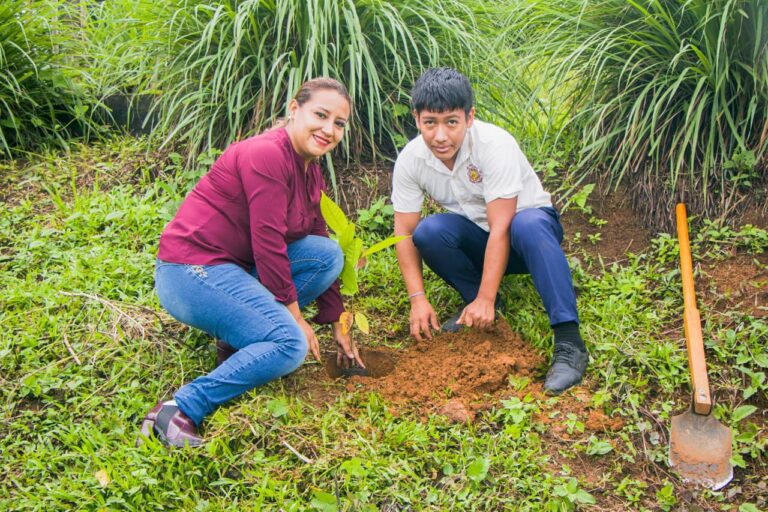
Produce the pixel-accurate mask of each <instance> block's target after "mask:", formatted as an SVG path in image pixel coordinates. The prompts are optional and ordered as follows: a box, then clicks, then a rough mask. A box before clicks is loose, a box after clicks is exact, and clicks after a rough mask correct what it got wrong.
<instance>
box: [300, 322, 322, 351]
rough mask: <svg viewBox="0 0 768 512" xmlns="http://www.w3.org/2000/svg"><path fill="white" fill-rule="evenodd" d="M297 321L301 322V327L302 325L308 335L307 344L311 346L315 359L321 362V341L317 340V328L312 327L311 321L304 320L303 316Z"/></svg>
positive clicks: (310, 349)
mask: <svg viewBox="0 0 768 512" xmlns="http://www.w3.org/2000/svg"><path fill="white" fill-rule="evenodd" d="M296 322H297V323H298V324H299V327H301V330H302V331H304V335H305V336H306V337H307V345H308V346H309V351H310V352H311V353H312V355H313V356H315V359H317V361H318V362H320V342H319V341H317V336H316V335H315V330H314V329H312V326H311V325H309V322H307V321H306V320H304V318H302V317H299V318H297V319H296Z"/></svg>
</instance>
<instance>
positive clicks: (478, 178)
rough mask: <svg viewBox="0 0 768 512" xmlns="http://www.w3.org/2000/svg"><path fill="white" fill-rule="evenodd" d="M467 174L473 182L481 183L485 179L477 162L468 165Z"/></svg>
mask: <svg viewBox="0 0 768 512" xmlns="http://www.w3.org/2000/svg"><path fill="white" fill-rule="evenodd" d="M467 176H468V177H469V181H471V182H472V183H480V182H482V181H483V175H482V174H480V169H478V168H477V166H476V165H475V164H469V165H468V166H467Z"/></svg>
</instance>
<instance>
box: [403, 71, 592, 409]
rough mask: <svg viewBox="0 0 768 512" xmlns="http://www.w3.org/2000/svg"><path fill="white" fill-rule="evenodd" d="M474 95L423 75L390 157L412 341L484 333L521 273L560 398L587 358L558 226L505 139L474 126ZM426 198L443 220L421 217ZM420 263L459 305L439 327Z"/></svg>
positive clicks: (448, 76)
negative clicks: (549, 337)
mask: <svg viewBox="0 0 768 512" xmlns="http://www.w3.org/2000/svg"><path fill="white" fill-rule="evenodd" d="M473 96H474V94H473V92H472V86H471V85H470V83H469V80H467V78H466V77H465V76H464V75H462V74H461V73H459V72H458V71H456V70H455V69H450V68H433V69H429V70H427V71H425V72H424V74H422V75H421V77H419V79H418V80H417V81H416V84H415V85H414V87H413V90H412V91H411V98H412V99H411V106H412V108H413V116H414V118H415V120H416V125H417V127H418V128H419V131H420V132H421V134H420V136H418V137H416V138H415V139H413V140H412V141H410V142H409V143H408V144H407V145H406V146H405V148H404V149H403V151H402V152H401V153H400V155H399V156H398V158H397V161H396V162H395V170H394V177H393V190H392V204H393V205H394V208H395V234H396V235H412V237H411V238H407V239H405V240H403V241H401V242H400V243H399V244H398V245H397V258H398V262H399V264H400V271H401V272H402V274H403V279H404V280H405V285H406V287H407V289H408V297H409V299H410V301H411V314H410V327H411V335H413V336H414V337H415V338H416V339H417V340H421V336H422V334H423V335H424V336H426V337H427V338H430V339H431V337H432V333H431V329H434V330H436V331H437V330H440V329H442V330H443V331H447V332H456V331H458V330H459V328H460V326H461V325H466V326H468V327H473V328H479V329H482V328H485V327H488V326H489V325H491V324H492V323H493V321H494V320H495V317H496V309H497V308H498V307H499V305H500V301H499V298H498V291H499V285H500V283H501V279H502V277H504V275H506V274H530V275H531V277H532V278H533V283H534V285H535V287H536V290H537V291H538V292H539V296H540V297H541V299H542V301H543V303H544V307H545V309H546V311H547V313H548V315H549V321H550V325H552V328H553V330H554V336H555V348H554V354H553V357H552V365H551V367H550V369H549V371H548V373H547V378H546V381H545V383H544V389H545V390H546V391H547V392H548V393H551V394H559V393H562V392H563V391H565V390H566V389H568V388H569V387H571V386H573V385H576V384H578V383H579V382H581V379H582V378H583V377H584V372H585V371H586V368H587V362H588V359H589V356H588V354H587V350H586V348H585V346H584V342H583V341H582V339H581V334H580V333H579V317H578V313H577V311H576V295H575V293H574V290H573V282H572V280H571V273H570V269H569V268H568V262H567V260H566V258H565V254H564V253H563V251H562V249H561V248H560V242H562V239H563V228H562V226H561V225H560V220H559V215H558V213H557V212H556V211H555V209H554V208H553V207H552V203H551V201H550V195H549V194H548V193H547V192H545V191H544V189H543V188H542V186H541V182H540V181H539V179H538V177H537V176H536V174H535V173H534V171H533V169H532V168H531V165H530V164H529V163H528V160H527V159H526V157H525V155H523V153H522V152H521V151H520V148H519V147H518V145H517V142H516V141H515V139H514V138H513V137H512V135H510V134H509V133H508V132H506V131H505V130H503V129H502V128H499V127H497V126H494V125H492V124H488V123H484V122H481V121H479V120H476V119H475V109H474V107H473ZM425 193H426V194H427V195H429V196H430V197H431V198H432V199H434V200H435V201H437V202H438V203H439V204H441V205H442V206H443V207H444V208H445V209H446V210H448V212H449V213H440V214H435V215H430V216H428V217H426V218H424V219H422V218H421V215H420V212H421V206H422V203H423V200H424V195H425ZM422 260H423V261H425V262H426V264H427V265H428V266H429V268H431V269H432V270H433V271H434V272H435V273H436V274H437V275H438V276H440V277H441V278H442V279H443V280H445V281H446V282H447V283H448V284H449V285H451V286H452V287H453V288H455V289H456V290H457V291H458V292H459V294H460V295H461V297H462V299H463V300H464V305H463V306H462V307H461V308H460V309H459V310H458V311H457V312H456V314H454V315H453V316H452V317H451V318H450V319H448V320H447V321H446V322H445V323H443V324H442V326H440V324H439V323H438V321H437V315H436V313H435V310H434V309H433V308H432V305H431V304H430V302H429V299H428V298H427V296H426V294H425V293H424V283H423V276H422V263H421V262H422Z"/></svg>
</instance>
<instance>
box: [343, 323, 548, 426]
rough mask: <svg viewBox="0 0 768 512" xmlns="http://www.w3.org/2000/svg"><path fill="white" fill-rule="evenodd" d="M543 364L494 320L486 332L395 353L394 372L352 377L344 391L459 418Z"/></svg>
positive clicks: (437, 338) (444, 336) (440, 336)
mask: <svg viewBox="0 0 768 512" xmlns="http://www.w3.org/2000/svg"><path fill="white" fill-rule="evenodd" d="M543 363H544V360H543V358H542V357H541V356H540V355H538V354H537V353H536V352H535V350H534V349H533V348H532V347H531V346H530V345H529V344H528V343H526V342H524V341H523V340H522V339H521V338H520V336H518V335H517V334H516V333H514V332H513V331H512V329H511V328H510V327H509V325H507V323H506V322H504V321H498V322H497V323H496V325H495V326H494V327H493V328H491V329H488V330H487V331H485V332H478V331H469V330H467V331H466V332H460V333H455V334H448V333H443V334H438V335H437V336H435V337H434V338H433V339H432V340H428V341H424V342H421V343H418V344H416V345H413V346H411V347H409V348H407V349H405V350H403V351H400V352H399V354H398V355H397V364H396V366H395V368H394V371H392V372H391V373H389V374H388V375H385V376H383V377H381V378H378V379H374V378H366V377H357V376H356V377H351V378H350V379H349V383H348V384H347V389H348V390H350V391H352V390H358V389H360V390H365V391H378V392H379V393H381V395H382V396H383V397H384V398H386V399H387V400H389V401H390V402H392V403H393V404H395V405H396V406H403V407H413V406H415V407H416V408H418V409H419V410H420V411H421V412H422V413H432V412H437V411H439V410H442V411H443V413H447V414H445V415H446V416H448V417H450V418H452V419H456V418H459V419H460V420H463V419H469V418H471V417H472V416H473V414H474V413H475V412H476V411H477V410H479V409H481V408H482V407H483V405H484V404H486V403H488V402H489V401H490V402H492V401H494V400H493V397H495V396H496V395H497V394H498V393H499V392H500V391H506V390H507V388H508V385H509V377H510V376H511V375H515V376H523V377H533V376H534V375H535V373H536V370H537V368H540V367H541V366H542V365H543ZM449 403H450V405H446V404H449ZM462 405H463V408H464V409H466V411H465V412H462Z"/></svg>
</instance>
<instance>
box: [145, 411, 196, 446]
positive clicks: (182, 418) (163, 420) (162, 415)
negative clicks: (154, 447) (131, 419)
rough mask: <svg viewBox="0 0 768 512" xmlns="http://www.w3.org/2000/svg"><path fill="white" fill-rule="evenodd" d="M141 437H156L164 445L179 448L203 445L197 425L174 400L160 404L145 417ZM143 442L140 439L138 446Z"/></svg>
mask: <svg viewBox="0 0 768 512" xmlns="http://www.w3.org/2000/svg"><path fill="white" fill-rule="evenodd" d="M141 435H142V436H144V437H146V438H148V437H150V436H151V435H154V436H155V437H157V438H158V439H159V440H160V442H161V443H163V444H164V445H166V446H175V447H177V448H183V447H185V446H200V445H201V444H203V438H202V437H200V434H199V433H198V432H197V426H196V425H195V423H194V422H193V421H192V420H191V419H189V417H188V416H187V415H186V414H184V413H183V412H181V409H179V407H178V406H177V405H176V402H174V401H172V400H171V401H167V402H160V403H159V404H157V405H156V406H154V407H153V408H152V410H150V411H149V413H147V415H146V416H144V420H143V421H142V422H141ZM141 442H142V438H141V437H139V439H138V440H137V441H136V444H137V445H140V444H141Z"/></svg>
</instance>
